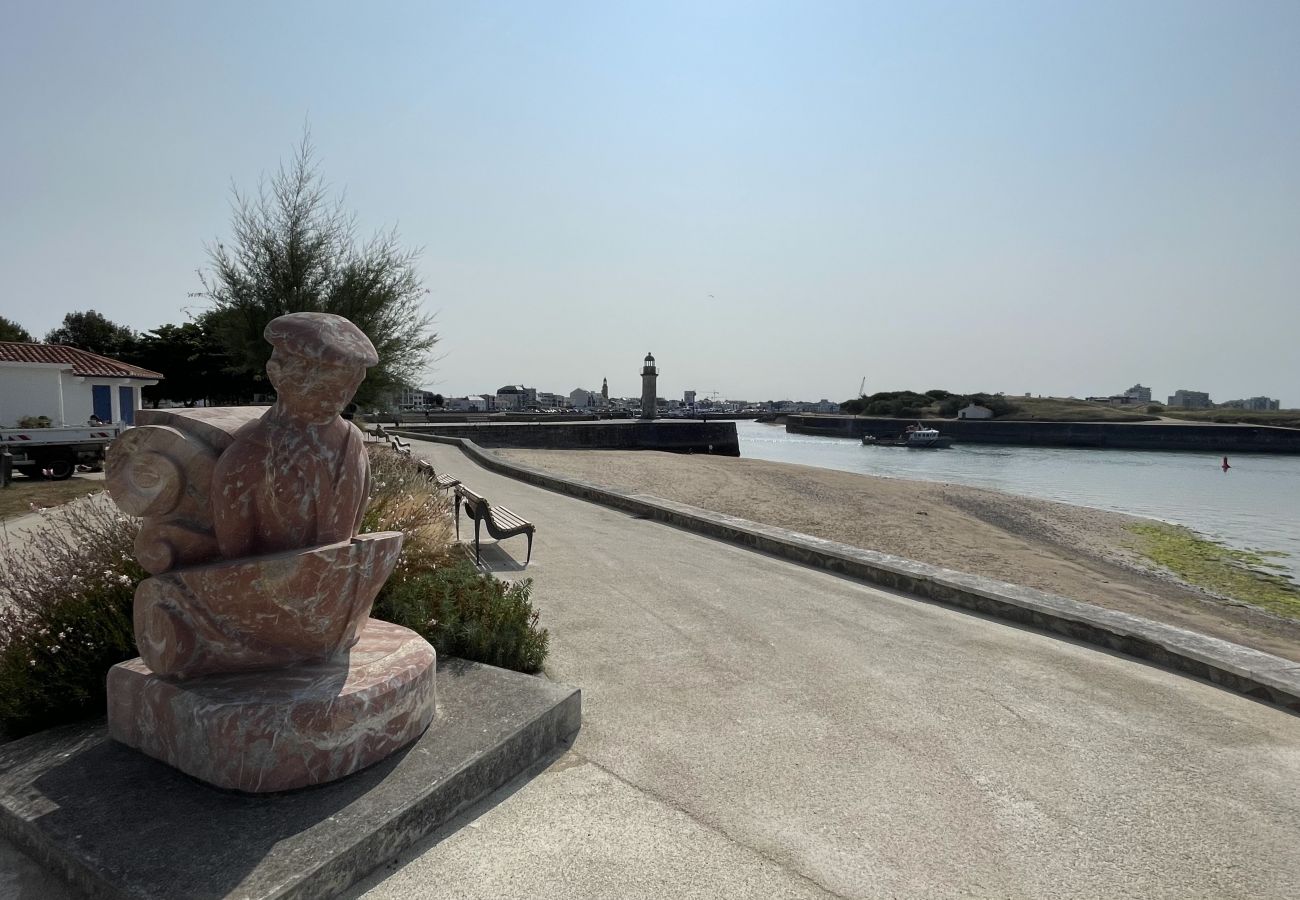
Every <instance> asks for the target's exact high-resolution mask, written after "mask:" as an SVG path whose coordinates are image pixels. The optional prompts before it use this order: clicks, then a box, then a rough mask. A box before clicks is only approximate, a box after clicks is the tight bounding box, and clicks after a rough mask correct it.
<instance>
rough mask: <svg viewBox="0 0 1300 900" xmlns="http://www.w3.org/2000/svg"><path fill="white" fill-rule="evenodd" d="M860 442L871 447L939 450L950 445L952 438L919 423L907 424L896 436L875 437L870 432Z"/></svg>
mask: <svg viewBox="0 0 1300 900" xmlns="http://www.w3.org/2000/svg"><path fill="white" fill-rule="evenodd" d="M862 443H863V444H866V445H868V446H873V447H911V448H912V449H913V450H940V449H942V448H944V447H951V446H952V438H951V437H949V436H948V435H946V434H940V433H939V430H938V429H937V428H926V427H925V426H923V425H921V424H919V423H918V424H916V425H908V426H907V430H906V431H904V432H903V433H902V434H900V435H898V436H897V437H876V436H875V435H871V434H864V435H863V436H862Z"/></svg>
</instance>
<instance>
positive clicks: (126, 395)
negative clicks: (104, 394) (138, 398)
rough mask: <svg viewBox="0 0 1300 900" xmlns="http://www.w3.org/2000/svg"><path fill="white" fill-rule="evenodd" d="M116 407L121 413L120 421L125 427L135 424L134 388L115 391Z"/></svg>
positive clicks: (122, 388) (121, 388)
mask: <svg viewBox="0 0 1300 900" xmlns="http://www.w3.org/2000/svg"><path fill="white" fill-rule="evenodd" d="M117 405H118V407H119V410H120V412H121V413H122V421H123V422H124V423H125V424H127V425H134V424H135V388H129V387H120V388H118V389H117Z"/></svg>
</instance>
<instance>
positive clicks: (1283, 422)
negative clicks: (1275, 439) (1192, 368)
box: [1161, 409, 1300, 428]
mask: <svg viewBox="0 0 1300 900" xmlns="http://www.w3.org/2000/svg"><path fill="white" fill-rule="evenodd" d="M1161 415H1162V416H1168V417H1169V418H1171V419H1186V420H1187V421H1189V422H1217V423H1219V424H1221V425H1273V426H1276V427H1278V428H1300V412H1297V411H1296V410H1294V409H1279V410H1270V411H1268V412H1250V411H1248V410H1244V409H1165V411H1164V412H1162V413H1161Z"/></svg>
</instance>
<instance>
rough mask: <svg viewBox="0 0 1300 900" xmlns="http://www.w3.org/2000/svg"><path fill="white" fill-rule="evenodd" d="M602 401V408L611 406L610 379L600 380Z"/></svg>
mask: <svg viewBox="0 0 1300 900" xmlns="http://www.w3.org/2000/svg"><path fill="white" fill-rule="evenodd" d="M600 400H601V404H600V405H601V406H609V379H608V378H602V379H600Z"/></svg>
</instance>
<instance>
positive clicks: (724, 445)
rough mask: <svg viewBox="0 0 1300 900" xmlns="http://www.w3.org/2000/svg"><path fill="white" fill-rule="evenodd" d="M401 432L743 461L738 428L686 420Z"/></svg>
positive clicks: (406, 428) (520, 445)
mask: <svg viewBox="0 0 1300 900" xmlns="http://www.w3.org/2000/svg"><path fill="white" fill-rule="evenodd" d="M401 431H402V433H404V434H405V433H409V434H413V435H417V436H422V435H436V436H437V437H443V438H466V439H468V440H471V441H473V442H474V443H476V444H478V445H479V446H480V447H494V448H495V447H513V448H516V449H520V450H666V451H668V452H671V453H712V454H714V455H716V456H739V455H740V440H739V438H738V437H737V436H736V423H735V422H733V421H724V422H715V421H712V420H710V421H708V422H700V421H692V420H687V419H681V420H670V419H654V420H651V421H649V422H643V421H640V420H630V421H627V420H616V421H602V422H509V423H507V422H475V423H464V424H455V425H420V424H416V423H412V424H410V425H403V426H402V428H401Z"/></svg>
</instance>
